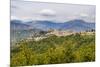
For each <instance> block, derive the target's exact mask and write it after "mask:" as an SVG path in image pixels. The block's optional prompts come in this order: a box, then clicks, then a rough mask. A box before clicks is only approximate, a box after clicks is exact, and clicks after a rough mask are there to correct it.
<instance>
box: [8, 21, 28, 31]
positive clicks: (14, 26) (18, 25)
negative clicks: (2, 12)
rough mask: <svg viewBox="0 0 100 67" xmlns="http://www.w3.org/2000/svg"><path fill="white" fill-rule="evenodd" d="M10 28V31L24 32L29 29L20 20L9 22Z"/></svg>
mask: <svg viewBox="0 0 100 67" xmlns="http://www.w3.org/2000/svg"><path fill="white" fill-rule="evenodd" d="M10 28H11V30H26V29H28V28H30V25H27V24H25V23H23V21H21V20H11V22H10Z"/></svg>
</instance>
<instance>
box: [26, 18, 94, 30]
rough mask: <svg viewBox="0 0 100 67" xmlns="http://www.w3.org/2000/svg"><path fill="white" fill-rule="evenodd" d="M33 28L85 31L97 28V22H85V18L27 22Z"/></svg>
mask: <svg viewBox="0 0 100 67" xmlns="http://www.w3.org/2000/svg"><path fill="white" fill-rule="evenodd" d="M27 24H28V25H31V26H32V27H33V28H38V29H42V30H48V29H60V30H73V31H85V30H90V29H95V23H90V22H85V21H83V20H77V19H76V20H72V21H68V22H64V23H56V22H52V21H35V22H34V21H31V22H29V23H28V22H27Z"/></svg>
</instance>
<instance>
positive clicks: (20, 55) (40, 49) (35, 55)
mask: <svg viewBox="0 0 100 67" xmlns="http://www.w3.org/2000/svg"><path fill="white" fill-rule="evenodd" d="M90 61H95V35H80V34H76V35H69V36H61V37H57V36H55V35H53V36H50V37H48V38H46V39H42V40H39V41H34V40H32V41H26V40H23V41H21V42H18V43H16V46H15V47H14V48H13V49H11V66H24V65H41V64H58V63H75V62H90Z"/></svg>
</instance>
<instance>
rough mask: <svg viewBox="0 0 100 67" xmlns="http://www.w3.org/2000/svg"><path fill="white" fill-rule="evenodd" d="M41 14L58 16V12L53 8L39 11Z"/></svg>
mask: <svg viewBox="0 0 100 67" xmlns="http://www.w3.org/2000/svg"><path fill="white" fill-rule="evenodd" d="M39 14H40V15H41V16H44V17H54V16H56V12H55V11H54V10H51V9H43V10H41V11H40V12H39Z"/></svg>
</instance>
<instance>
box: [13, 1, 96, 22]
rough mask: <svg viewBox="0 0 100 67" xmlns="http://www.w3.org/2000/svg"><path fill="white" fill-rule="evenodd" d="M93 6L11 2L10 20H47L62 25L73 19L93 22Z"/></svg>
mask: <svg viewBox="0 0 100 67" xmlns="http://www.w3.org/2000/svg"><path fill="white" fill-rule="evenodd" d="M95 9H96V7H95V5H78V4H76V5H75V4H65V3H64V4H63V3H44V2H33V1H23V0H11V19H20V20H23V21H29V20H49V21H55V22H57V23H59V22H60V23H61V22H62V23H63V22H66V21H70V20H74V19H82V20H84V21H86V22H91V23H94V22H95Z"/></svg>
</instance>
